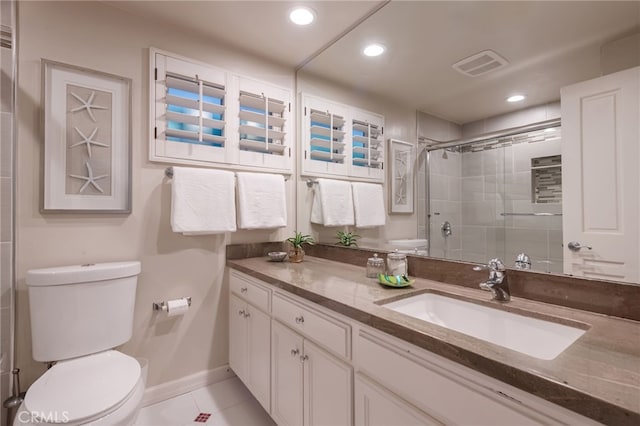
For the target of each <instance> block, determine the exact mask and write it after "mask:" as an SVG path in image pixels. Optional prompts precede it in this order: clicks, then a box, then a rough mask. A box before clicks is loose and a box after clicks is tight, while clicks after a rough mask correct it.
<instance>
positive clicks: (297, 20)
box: [289, 6, 316, 25]
mask: <svg viewBox="0 0 640 426" xmlns="http://www.w3.org/2000/svg"><path fill="white" fill-rule="evenodd" d="M289 19H290V20H291V22H293V23H294V24H296V25H309V24H310V23H312V22H313V21H314V20H315V19H316V13H315V12H314V11H313V9H310V8H308V7H304V6H300V7H296V8H295V9H291V11H290V12H289Z"/></svg>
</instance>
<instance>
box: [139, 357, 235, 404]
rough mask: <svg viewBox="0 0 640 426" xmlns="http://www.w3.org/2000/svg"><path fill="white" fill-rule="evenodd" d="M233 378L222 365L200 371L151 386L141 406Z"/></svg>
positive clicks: (229, 369)
mask: <svg viewBox="0 0 640 426" xmlns="http://www.w3.org/2000/svg"><path fill="white" fill-rule="evenodd" d="M234 376H235V373H234V372H233V371H232V370H231V368H229V365H223V366H222V367H218V368H214V369H213V370H206V371H201V372H199V373H195V374H192V375H190V376H187V377H182V378H180V379H177V380H172V381H170V382H166V383H162V384H159V385H156V386H152V387H150V388H147V389H146V390H145V392H144V397H143V398H142V406H143V407H144V406H147V405H151V404H155V403H158V402H161V401H164V400H166V399H169V398H173V397H175V396H178V395H182V394H183V393H187V392H191V391H193V390H196V389H199V388H202V387H205V386H208V385H210V384H212V383H216V382H220V381H222V380H226V379H230V378H232V377H234Z"/></svg>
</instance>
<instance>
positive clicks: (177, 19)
mask: <svg viewBox="0 0 640 426" xmlns="http://www.w3.org/2000/svg"><path fill="white" fill-rule="evenodd" d="M105 3H107V4H109V5H111V6H113V7H116V8H118V9H121V10H124V11H125V12H128V13H131V14H134V15H138V16H142V17H144V18H146V19H148V20H150V21H154V22H158V23H163V24H171V25H173V26H175V27H177V28H180V29H181V30H183V31H185V32H189V33H193V34H195V35H198V36H200V37H204V38H208V39H210V40H212V41H215V42H216V43H224V44H226V45H228V46H231V47H233V48H236V49H239V50H242V51H245V52H247V53H249V54H252V55H256V56H259V57H262V58H264V59H267V60H270V61H273V62H276V63H280V64H283V65H286V66H290V67H292V68H296V67H298V66H299V65H300V64H301V63H303V62H304V61H305V60H306V59H307V58H309V57H310V56H311V55H313V54H314V53H316V52H317V51H318V50H320V49H322V48H323V47H325V46H326V45H327V44H328V43H330V42H332V41H334V40H335V39H336V37H338V36H340V35H341V34H342V33H343V32H344V31H346V30H348V29H349V28H350V27H351V26H352V25H354V23H357V22H359V21H360V19H362V18H363V17H365V16H367V15H368V14H369V13H370V11H373V10H375V9H376V8H377V7H379V5H382V4H384V2H380V1H368V0H365V1H269V0H263V1H238V0H235V1H219V0H216V1H212V0H208V1H207V0H199V1H190V0H181V1H175V0H174V1H164V0H162V1H160V0H147V1H144V0H142V1H130V0H111V1H105ZM296 5H304V6H308V7H311V8H312V9H313V10H314V11H315V12H316V22H315V24H312V25H309V26H306V27H299V26H296V25H293V24H292V23H291V22H289V18H288V15H289V14H288V13H287V12H288V11H289V10H290V9H291V8H293V7H294V6H296Z"/></svg>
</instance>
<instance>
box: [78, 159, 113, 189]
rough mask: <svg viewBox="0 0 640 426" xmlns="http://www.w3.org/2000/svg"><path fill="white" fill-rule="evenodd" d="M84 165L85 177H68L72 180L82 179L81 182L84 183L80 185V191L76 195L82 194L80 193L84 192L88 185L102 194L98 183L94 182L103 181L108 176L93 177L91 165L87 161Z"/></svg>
mask: <svg viewBox="0 0 640 426" xmlns="http://www.w3.org/2000/svg"><path fill="white" fill-rule="evenodd" d="M85 165H86V166H87V176H79V175H69V176H71V177H72V178H76V179H83V180H85V181H86V182H85V183H84V185H82V186H81V187H80V190H79V191H78V194H82V191H84V190H85V189H86V188H87V186H89V184H91V185H93V187H94V188H95V189H97V190H98V191H100V192H102V193H103V194H104V190H103V189H102V188H100V185H98V183H97V182H96V181H97V180H100V179H104V178H106V177H107V176H108V175H100V176H94V175H93V169H91V165H90V164H89V162H88V161H87V162H86V163H85Z"/></svg>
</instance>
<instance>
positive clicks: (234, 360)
mask: <svg viewBox="0 0 640 426" xmlns="http://www.w3.org/2000/svg"><path fill="white" fill-rule="evenodd" d="M245 313H246V311H245V302H244V301H242V300H241V299H239V298H238V297H236V296H235V295H234V294H231V295H230V296H229V366H230V367H231V369H232V370H233V371H234V373H236V374H237V375H238V377H239V378H240V380H242V381H243V382H244V383H245V384H246V383H247V353H248V352H247V322H246V320H245V318H244V315H245Z"/></svg>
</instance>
